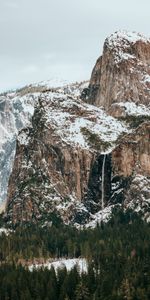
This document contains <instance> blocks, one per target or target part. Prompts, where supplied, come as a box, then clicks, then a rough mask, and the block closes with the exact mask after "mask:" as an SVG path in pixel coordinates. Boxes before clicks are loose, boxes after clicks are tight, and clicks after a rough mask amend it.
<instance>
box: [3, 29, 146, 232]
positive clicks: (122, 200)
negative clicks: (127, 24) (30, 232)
mask: <svg viewBox="0 0 150 300" xmlns="http://www.w3.org/2000/svg"><path fill="white" fill-rule="evenodd" d="M149 66H150V40H148V39H146V38H144V37H143V36H142V35H140V34H135V33H132V34H131V33H125V32H118V33H115V34H113V35H112V36H110V37H109V38H107V39H106V41H105V44H104V51H103V55H102V56H101V57H100V58H99V59H98V61H97V63H96V65H95V67H94V70H93V72H92V76H91V81H90V84H88V83H85V82H84V83H79V84H78V83H76V84H70V85H65V86H60V87H55V88H49V87H48V86H44V84H43V83H42V86H39V85H38V86H36V85H35V86H32V85H31V86H29V87H26V88H24V89H22V90H21V91H20V94H19V97H20V101H21V103H22V101H23V100H22V99H26V101H27V103H29V102H30V101H29V99H30V98H31V97H32V98H33V99H34V109H33V111H34V112H33V116H32V120H31V121H30V123H28V124H26V125H25V126H23V129H22V130H20V132H19V134H18V137H17V146H16V155H15V160H14V166H13V170H12V174H11V176H10V179H9V187H8V197H7V207H6V213H5V220H6V221H7V222H10V223H13V224H17V223H20V222H21V223H22V222H30V221H32V222H40V223H41V224H42V226H43V225H45V224H48V222H49V221H52V219H53V218H54V216H55V218H56V216H60V217H61V219H62V220H63V222H65V223H67V224H75V225H78V226H79V225H81V224H84V225H86V226H95V225H96V223H97V220H98V221H101V220H103V221H104V220H108V218H109V215H110V214H111V210H112V208H113V207H114V206H115V205H118V204H119V205H122V206H123V207H124V209H127V208H132V209H134V210H135V211H137V212H139V211H140V212H141V213H142V214H143V216H144V217H145V218H146V219H147V220H150V213H149V211H150V188H149V184H150V107H149V96H150V67H149ZM35 99H36V100H35ZM85 100H86V101H85ZM13 101H14V100H13ZM100 106H101V108H100ZM102 106H103V108H102ZM21 128H22V127H21ZM4 163H5V162H4Z"/></svg>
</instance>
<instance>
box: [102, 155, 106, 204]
mask: <svg viewBox="0 0 150 300" xmlns="http://www.w3.org/2000/svg"><path fill="white" fill-rule="evenodd" d="M105 161H106V154H104V157H103V165H102V198H101V204H102V209H104V197H105V188H104V182H105Z"/></svg>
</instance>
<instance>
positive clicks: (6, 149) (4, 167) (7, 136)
mask: <svg viewBox="0 0 150 300" xmlns="http://www.w3.org/2000/svg"><path fill="white" fill-rule="evenodd" d="M35 102H36V96H34V95H32V96H30V95H28V97H27V98H26V97H22V98H20V97H19V95H18V94H17V93H15V92H14V93H13V92H12V93H7V94H6V95H0V205H1V203H2V202H3V201H4V200H6V196H7V185H8V179H9V176H10V173H11V170H12V165H13V160H14V157H15V148H16V136H17V133H18V131H19V130H20V129H22V128H23V127H25V126H27V125H28V124H29V123H30V120H31V118H32V115H33V112H34V103H35Z"/></svg>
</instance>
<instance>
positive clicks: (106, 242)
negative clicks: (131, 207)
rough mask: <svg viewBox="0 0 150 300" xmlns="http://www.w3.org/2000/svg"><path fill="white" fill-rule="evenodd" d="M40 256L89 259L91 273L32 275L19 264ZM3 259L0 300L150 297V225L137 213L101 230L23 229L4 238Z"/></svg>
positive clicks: (119, 216) (115, 218)
mask: <svg viewBox="0 0 150 300" xmlns="http://www.w3.org/2000/svg"><path fill="white" fill-rule="evenodd" d="M35 256H36V257H45V258H48V257H64V256H65V257H69V258H70V257H79V256H82V257H86V258H87V261H88V264H89V269H88V273H87V274H82V275H80V274H79V272H78V270H77V269H76V268H74V269H73V270H72V271H71V272H67V270H66V269H64V270H59V272H58V274H55V271H54V269H51V270H50V271H48V270H38V271H36V270H34V271H33V272H29V270H27V269H25V268H23V267H21V266H20V265H17V264H16V263H17V262H18V260H19V259H20V258H22V259H26V260H28V259H32V258H34V257H35ZM0 257H1V267H0V300H3V299H15V300H17V299H21V300H22V299H24V300H26V299H29V300H30V299H37V300H40V299H41V300H48V299H52V300H55V299H57V300H63V299H64V300H67V299H68V300H79V299H81V300H84V299H89V300H94V299H95V300H98V299H100V300H123V299H127V300H148V299H150V268H149V262H150V225H149V224H148V223H146V222H144V221H143V220H142V219H141V218H140V217H138V216H137V215H136V214H135V213H132V212H131V211H128V212H126V213H124V212H122V211H121V210H120V211H119V212H117V213H114V216H113V218H112V219H111V220H110V222H109V223H107V224H101V225H97V227H96V228H95V229H84V230H76V229H75V228H71V227H67V226H64V225H62V224H58V225H57V224H55V226H52V227H50V228H39V227H36V226H35V225H30V226H26V227H25V228H24V229H23V227H18V228H16V230H15V232H13V233H11V234H10V235H9V236H5V235H2V236H1V237H0ZM83 291H84V293H83Z"/></svg>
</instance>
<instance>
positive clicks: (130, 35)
mask: <svg viewBox="0 0 150 300" xmlns="http://www.w3.org/2000/svg"><path fill="white" fill-rule="evenodd" d="M137 42H142V43H150V39H149V38H147V37H145V36H144V35H143V34H141V33H138V32H135V31H127V30H119V31H115V32H114V33H112V34H111V35H110V36H109V37H107V38H106V40H105V43H107V45H108V46H109V47H110V48H114V47H118V46H119V47H120V46H121V45H122V43H123V44H124V46H126V47H129V44H135V43H137Z"/></svg>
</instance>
